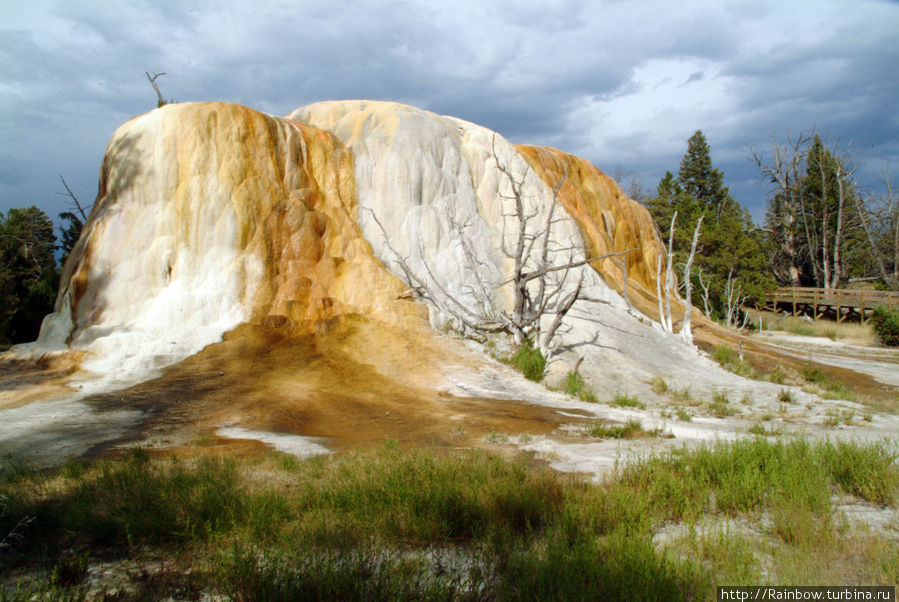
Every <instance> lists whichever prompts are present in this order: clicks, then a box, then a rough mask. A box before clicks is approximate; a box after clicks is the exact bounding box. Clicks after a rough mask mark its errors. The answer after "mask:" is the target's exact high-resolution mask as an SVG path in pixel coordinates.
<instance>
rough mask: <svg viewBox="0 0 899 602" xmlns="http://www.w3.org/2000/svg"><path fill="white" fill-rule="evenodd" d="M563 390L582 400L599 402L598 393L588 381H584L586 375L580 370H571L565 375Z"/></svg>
mask: <svg viewBox="0 0 899 602" xmlns="http://www.w3.org/2000/svg"><path fill="white" fill-rule="evenodd" d="M562 390H563V391H565V393H567V394H568V395H572V396H574V397H577V398H578V399H580V400H581V401H586V402H589V403H596V402H597V399H596V394H595V393H593V389H591V388H590V386H589V385H588V384H587V383H586V381H584V377H583V376H581V373H580V372H577V371H569V372H568V374H566V375H565V380H564V381H563V382H562Z"/></svg>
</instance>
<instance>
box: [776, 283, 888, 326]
mask: <svg viewBox="0 0 899 602" xmlns="http://www.w3.org/2000/svg"><path fill="white" fill-rule="evenodd" d="M878 305H883V306H885V307H889V308H890V309H899V293H897V292H891V291H872V290H860V289H830V290H825V289H823V288H805V287H785V288H779V289H777V290H776V291H775V292H773V293H769V294H768V295H767V297H766V298H765V308H766V309H768V310H771V311H777V310H779V309H781V310H783V309H786V310H787V311H792V312H793V315H794V316H795V315H798V314H804V315H809V316H812V318H814V319H816V320H817V319H818V318H821V317H824V316H827V317H831V318H835V319H836V320H837V322H842V321H843V320H845V319H846V318H854V319H858V320H861V321H867V319H868V318H870V317H871V311H872V310H873V309H874V308H875V307H877V306H878Z"/></svg>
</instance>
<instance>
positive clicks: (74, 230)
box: [59, 211, 84, 267]
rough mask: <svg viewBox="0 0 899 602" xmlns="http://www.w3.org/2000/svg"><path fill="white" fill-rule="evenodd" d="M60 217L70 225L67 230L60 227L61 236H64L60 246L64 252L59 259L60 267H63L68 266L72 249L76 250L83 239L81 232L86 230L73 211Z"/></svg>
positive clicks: (63, 213)
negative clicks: (67, 261) (81, 238)
mask: <svg viewBox="0 0 899 602" xmlns="http://www.w3.org/2000/svg"><path fill="white" fill-rule="evenodd" d="M59 217H60V219H63V220H65V221H67V222H68V225H67V226H66V227H65V228H62V227H60V229H59V232H60V234H62V241H61V242H60V245H59V249H60V251H62V254H61V255H60V258H59V265H60V267H62V266H64V265H65V264H66V260H67V259H68V258H69V254H71V252H72V249H73V248H75V243H77V242H78V238H80V237H81V230H82V229H83V228H84V223H83V222H82V221H81V220H80V219H79V218H78V216H77V215H75V214H74V213H73V212H71V211H64V212H62V213H60V214H59Z"/></svg>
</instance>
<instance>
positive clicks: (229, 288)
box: [38, 101, 661, 379]
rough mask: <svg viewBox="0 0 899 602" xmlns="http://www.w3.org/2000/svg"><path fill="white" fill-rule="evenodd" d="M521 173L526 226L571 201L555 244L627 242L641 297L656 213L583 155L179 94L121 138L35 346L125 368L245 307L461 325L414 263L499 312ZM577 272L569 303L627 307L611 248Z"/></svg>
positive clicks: (212, 329)
mask: <svg viewBox="0 0 899 602" xmlns="http://www.w3.org/2000/svg"><path fill="white" fill-rule="evenodd" d="M563 178H564V181H562V186H561V187H560V188H559V190H558V191H557V193H554V188H555V187H556V186H557V184H558V183H559V181H560V180H562V179H563ZM513 184H518V185H520V187H521V191H522V193H521V195H520V196H521V199H522V201H523V202H524V204H525V211H526V213H527V214H528V215H532V216H533V220H532V223H533V224H536V226H535V227H539V225H541V224H544V223H546V218H545V216H547V212H548V211H550V208H551V207H552V206H553V203H554V202H555V199H556V197H557V198H558V201H559V204H560V205H561V207H563V208H564V210H562V209H559V208H558V205H557V208H556V209H554V211H555V213H554V214H553V216H554V218H553V220H552V222H551V224H552V225H551V228H550V232H551V237H550V240H551V245H552V246H551V248H552V249H553V253H551V256H550V261H552V262H556V263H558V264H559V265H562V264H565V263H567V262H571V261H578V260H581V259H584V258H585V257H588V256H596V255H601V254H605V253H609V252H620V251H625V250H627V249H633V252H632V253H630V254H629V255H627V259H626V261H627V268H628V279H629V281H628V294H629V297H630V298H631V301H632V302H634V301H635V300H636V306H637V308H638V309H640V310H642V311H643V312H644V313H647V314H651V312H652V310H653V303H652V301H653V300H654V297H653V291H654V289H655V280H654V278H655V272H654V266H655V261H656V258H657V256H658V254H659V253H660V252H661V246H660V244H659V242H658V236H657V235H656V234H655V230H654V228H653V225H652V220H651V219H650V217H649V214H648V213H647V212H646V211H645V210H644V209H643V208H642V207H640V206H639V205H638V204H636V203H635V202H633V201H631V200H629V199H628V198H627V197H626V196H625V195H624V194H623V193H622V191H621V189H620V188H619V187H618V186H617V185H616V184H615V183H614V182H612V181H611V180H610V179H609V178H607V177H606V176H604V175H603V174H602V173H601V172H599V170H597V169H596V168H594V167H593V166H592V165H590V164H589V163H587V162H586V161H584V160H582V159H578V158H576V157H572V156H570V155H566V154H564V153H561V152H559V151H556V150H553V149H543V148H538V147H516V146H513V145H511V144H509V143H508V142H507V141H506V140H504V139H503V138H502V137H501V136H498V135H497V134H495V133H494V132H491V131H490V130H487V129H485V128H482V127H480V126H477V125H474V124H471V123H468V122H465V121H462V120H459V119H455V118H452V117H444V116H439V115H435V114H433V113H429V112H427V111H423V110H420V109H416V108H414V107H409V106H405V105H400V104H396V103H386V102H370V101H339V102H323V103H316V104H313V105H309V106H306V107H302V108H300V109H297V110H296V111H294V112H293V113H292V114H291V115H290V116H289V117H288V118H286V119H285V118H279V117H273V116H270V115H265V114H263V113H260V112H258V111H254V110H251V109H248V108H246V107H242V106H238V105H232V104H223V103H189V104H173V105H168V106H165V107H163V108H161V109H157V110H155V111H152V112H150V113H147V114H145V115H141V116H139V117H136V118H134V119H132V120H131V121H129V122H127V123H126V124H124V125H123V126H121V127H120V128H119V129H118V130H117V131H116V133H115V134H114V135H113V137H112V139H111V141H110V143H109V146H108V148H107V153H106V156H105V158H104V161H103V166H102V170H101V177H100V191H99V196H98V199H97V202H96V205H95V207H94V210H93V212H92V213H91V215H90V218H89V220H88V223H87V224H86V226H85V230H84V234H83V236H82V239H81V240H80V241H79V243H78V245H77V246H76V248H75V250H74V251H73V253H72V254H71V258H70V260H69V262H68V264H67V265H66V267H65V270H64V273H63V279H62V284H61V286H60V292H59V298H58V301H57V308H56V313H54V314H52V315H51V316H49V317H48V318H47V320H46V321H45V324H44V328H43V329H42V332H41V336H40V339H39V341H38V347H39V348H41V349H47V348H57V349H59V348H69V349H80V350H85V351H86V354H85V360H84V367H85V368H87V369H89V370H91V371H94V372H97V373H101V374H115V375H117V376H120V377H122V378H125V379H128V378H132V379H133V378H134V377H137V378H139V377H140V374H141V373H142V371H146V370H147V369H148V368H153V367H158V366H163V365H167V364H171V363H174V362H176V361H180V360H181V359H183V358H185V357H187V356H189V355H191V354H193V353H195V352H197V351H198V350H200V349H201V348H203V347H204V346H205V345H207V344H209V343H212V342H215V341H219V340H221V337H222V335H223V333H225V332H227V331H229V330H231V329H233V328H234V327H235V326H237V325H238V324H240V323H244V322H257V323H265V324H268V325H275V326H279V327H281V328H285V329H288V330H294V331H305V332H309V331H311V330H315V329H316V328H321V327H322V325H323V324H327V323H328V322H329V321H331V320H334V319H337V318H340V317H343V316H349V315H361V316H364V317H366V318H367V319H371V320H375V321H377V322H379V323H383V324H384V325H386V326H399V325H407V326H408V325H412V324H416V323H418V322H419V321H420V319H421V318H422V317H424V316H429V317H430V321H431V324H432V325H433V326H435V327H439V328H446V327H452V328H457V327H459V326H460V325H459V324H458V321H457V320H455V319H454V316H453V315H452V314H451V313H447V312H446V311H444V310H445V308H446V307H447V303H444V304H443V305H442V306H441V305H440V304H439V303H438V304H433V305H432V306H431V307H430V308H426V307H424V306H423V305H421V304H418V303H414V302H413V301H412V297H411V295H410V294H409V285H410V284H411V282H410V277H409V276H410V273H411V274H414V275H416V276H417V277H418V279H419V280H420V282H424V283H426V284H427V286H428V287H429V288H430V289H431V291H432V293H433V294H432V296H435V297H439V296H441V295H445V296H446V297H447V298H452V300H453V303H461V304H462V305H464V306H465V308H466V309H465V311H467V312H470V313H471V314H472V315H480V316H489V315H495V314H496V313H498V312H503V311H509V309H510V304H511V302H512V298H513V294H512V290H511V283H510V274H511V269H512V260H511V259H510V257H509V253H508V249H509V248H510V247H511V246H514V242H515V241H514V239H513V236H514V233H515V232H516V228H517V226H516V218H515V217H514V216H513V215H512V214H513V212H512V211H511V209H510V205H509V203H510V202H512V201H510V199H512V196H513V195H512V185H513ZM566 211H567V213H566ZM472 258H475V259H476V260H475V261H472ZM578 281H582V282H583V290H584V297H585V298H588V299H591V301H589V302H587V301H584V302H581V301H579V302H578V305H577V306H576V307H575V311H573V312H572V320H575V318H574V316H575V315H576V314H577V313H578V311H579V312H580V313H581V314H590V315H593V314H596V312H597V311H599V310H597V309H596V303H597V302H601V303H604V304H605V305H606V306H608V307H612V308H618V309H620V310H623V309H624V308H625V303H624V300H623V298H622V297H621V296H620V294H619V293H621V291H622V290H623V287H622V282H623V270H622V266H621V264H620V263H619V262H617V261H616V260H613V259H606V260H601V261H597V262H594V264H593V265H592V266H581V267H577V268H574V269H573V270H571V274H568V273H567V272H566V278H565V279H562V280H559V281H558V282H559V285H560V286H562V287H563V288H564V290H570V289H571V287H573V286H574V283H576V282H578ZM591 304H592V305H591ZM441 307H442V308H443V309H441ZM550 317H551V316H550ZM548 319H549V317H548ZM614 319H615V320H619V319H620V318H619V317H618V316H617V314H616V317H615V318H614ZM581 322H583V320H582V321H581ZM596 328H597V326H596V325H595V324H594V325H590V324H588V323H579V324H577V325H576V324H575V323H574V322H572V324H571V325H568V326H566V327H565V328H563V329H562V331H561V332H564V333H565V336H563V337H562V339H561V343H562V344H569V345H573V344H578V343H579V342H583V341H589V340H595V339H596V338H597V336H596V335H597V333H596Z"/></svg>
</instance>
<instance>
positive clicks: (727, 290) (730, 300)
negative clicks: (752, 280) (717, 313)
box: [724, 269, 748, 328]
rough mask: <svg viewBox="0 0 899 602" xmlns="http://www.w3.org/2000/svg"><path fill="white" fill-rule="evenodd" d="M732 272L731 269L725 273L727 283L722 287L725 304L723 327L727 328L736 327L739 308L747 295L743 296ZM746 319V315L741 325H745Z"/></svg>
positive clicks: (741, 289)
mask: <svg viewBox="0 0 899 602" xmlns="http://www.w3.org/2000/svg"><path fill="white" fill-rule="evenodd" d="M733 275H734V271H733V269H731V270H730V272H728V273H727V282H726V283H725V285H724V303H725V308H724V309H725V314H724V319H725V325H726V326H727V327H728V328H735V327H736V325H737V319H738V318H739V315H740V308H741V307H742V306H743V304H744V303H745V302H746V299H747V298H748V295H744V294H743V288H742V287H741V286H740V284H739V283H738V282H737V279H736V278H734V277H733ZM746 319H748V314H747V316H746V318H745V319H744V320H743V325H744V326H745V324H746Z"/></svg>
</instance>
